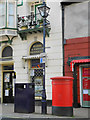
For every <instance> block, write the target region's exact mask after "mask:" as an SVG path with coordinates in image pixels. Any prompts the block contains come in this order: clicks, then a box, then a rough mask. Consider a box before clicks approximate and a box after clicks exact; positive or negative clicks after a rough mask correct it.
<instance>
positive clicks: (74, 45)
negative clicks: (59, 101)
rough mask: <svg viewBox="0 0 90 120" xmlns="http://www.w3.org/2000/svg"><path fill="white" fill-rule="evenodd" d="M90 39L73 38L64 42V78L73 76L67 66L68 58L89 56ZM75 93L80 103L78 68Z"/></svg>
mask: <svg viewBox="0 0 90 120" xmlns="http://www.w3.org/2000/svg"><path fill="white" fill-rule="evenodd" d="M89 45H90V37H83V38H82V37H81V38H73V39H68V40H66V44H65V45H64V61H65V76H73V74H72V71H70V66H68V64H67V61H68V57H82V56H89V50H90V48H89ZM77 71H78V73H77V91H78V103H79V102H80V85H79V67H77Z"/></svg>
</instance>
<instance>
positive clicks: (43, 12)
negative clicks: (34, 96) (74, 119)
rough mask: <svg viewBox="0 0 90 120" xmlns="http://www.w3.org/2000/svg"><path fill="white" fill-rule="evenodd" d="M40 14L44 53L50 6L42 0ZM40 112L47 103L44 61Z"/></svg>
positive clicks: (45, 109) (45, 112)
mask: <svg viewBox="0 0 90 120" xmlns="http://www.w3.org/2000/svg"><path fill="white" fill-rule="evenodd" d="M38 10H39V13H40V15H41V16H42V17H43V53H45V26H46V25H47V23H46V18H47V17H48V15H49V11H50V8H49V7H47V6H46V3H45V2H43V5H41V6H39V7H38ZM42 114H47V103H46V90H45V63H43V91H42Z"/></svg>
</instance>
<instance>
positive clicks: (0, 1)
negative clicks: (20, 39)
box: [0, 1, 6, 28]
mask: <svg viewBox="0 0 90 120" xmlns="http://www.w3.org/2000/svg"><path fill="white" fill-rule="evenodd" d="M3 2H4V3H5V13H4V14H5V15H1V16H4V17H5V21H4V25H2V26H0V28H4V27H5V26H6V2H5V1H3ZM0 3H2V1H0Z"/></svg>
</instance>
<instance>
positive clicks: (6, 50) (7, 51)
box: [2, 46, 13, 57]
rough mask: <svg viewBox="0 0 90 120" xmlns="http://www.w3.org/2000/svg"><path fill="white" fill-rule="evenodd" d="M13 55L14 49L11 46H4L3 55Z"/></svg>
mask: <svg viewBox="0 0 90 120" xmlns="http://www.w3.org/2000/svg"><path fill="white" fill-rule="evenodd" d="M11 56H13V50H12V48H11V47H10V46H7V47H5V48H4V50H3V52H2V57H11Z"/></svg>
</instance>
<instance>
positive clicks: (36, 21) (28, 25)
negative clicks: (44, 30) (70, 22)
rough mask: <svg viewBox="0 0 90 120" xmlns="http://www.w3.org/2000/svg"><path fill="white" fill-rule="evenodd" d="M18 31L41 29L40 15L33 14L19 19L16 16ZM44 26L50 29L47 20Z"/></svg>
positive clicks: (41, 20)
mask: <svg viewBox="0 0 90 120" xmlns="http://www.w3.org/2000/svg"><path fill="white" fill-rule="evenodd" d="M17 18H18V25H17V26H18V30H23V29H34V28H38V27H43V19H42V18H41V16H40V14H39V13H38V14H33V13H31V15H28V16H22V17H19V15H18V17H17ZM46 23H47V24H46V26H47V27H50V23H49V21H48V20H46Z"/></svg>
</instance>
